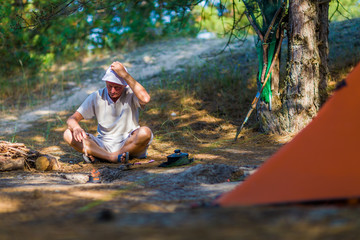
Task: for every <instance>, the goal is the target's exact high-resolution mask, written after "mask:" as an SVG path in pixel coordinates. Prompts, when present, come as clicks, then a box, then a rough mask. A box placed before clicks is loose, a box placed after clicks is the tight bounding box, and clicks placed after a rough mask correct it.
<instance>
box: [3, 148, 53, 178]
mask: <svg viewBox="0 0 360 240" xmlns="http://www.w3.org/2000/svg"><path fill="white" fill-rule="evenodd" d="M32 168H35V169H37V170H40V171H49V170H58V169H59V168H60V166H59V163H58V162H57V160H56V158H55V157H53V156H51V155H47V154H42V153H40V152H38V151H35V150H32V149H29V148H27V147H26V146H25V144H23V143H11V142H7V141H0V171H10V170H24V169H28V170H30V169H32Z"/></svg>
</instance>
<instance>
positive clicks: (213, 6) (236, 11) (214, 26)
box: [192, 0, 249, 37]
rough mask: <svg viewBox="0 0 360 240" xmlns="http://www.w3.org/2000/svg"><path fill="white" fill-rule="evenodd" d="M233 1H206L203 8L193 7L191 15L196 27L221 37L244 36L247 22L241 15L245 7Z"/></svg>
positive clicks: (199, 6) (200, 6)
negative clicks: (230, 35)
mask: <svg viewBox="0 0 360 240" xmlns="http://www.w3.org/2000/svg"><path fill="white" fill-rule="evenodd" d="M234 1H235V0H231V1H207V2H206V4H205V5H204V6H202V5H197V6H195V7H194V8H193V10H192V15H193V16H194V18H195V20H196V26H197V27H198V28H199V29H200V30H206V31H208V32H213V33H216V34H218V35H221V36H224V35H225V36H228V35H229V34H230V33H232V34H233V35H235V36H237V37H239V36H244V35H246V34H247V31H248V30H249V29H248V27H247V26H249V21H248V20H247V18H246V17H244V14H243V12H244V10H245V6H244V4H243V3H242V2H237V1H236V2H234Z"/></svg>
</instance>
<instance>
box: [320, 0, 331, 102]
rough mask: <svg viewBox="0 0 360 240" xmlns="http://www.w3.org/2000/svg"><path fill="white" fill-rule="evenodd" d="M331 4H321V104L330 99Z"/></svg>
mask: <svg viewBox="0 0 360 240" xmlns="http://www.w3.org/2000/svg"><path fill="white" fill-rule="evenodd" d="M328 19H329V2H324V3H322V4H319V27H318V29H319V32H318V38H319V39H318V40H319V54H320V60H321V62H320V83H319V93H320V104H323V103H324V102H325V101H326V99H327V98H328V93H327V87H328V81H329V78H330V73H329V66H328V55H329V39H328V36H329V20H328Z"/></svg>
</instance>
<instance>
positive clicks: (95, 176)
mask: <svg viewBox="0 0 360 240" xmlns="http://www.w3.org/2000/svg"><path fill="white" fill-rule="evenodd" d="M91 177H92V179H93V181H100V172H99V171H98V170H96V169H95V168H94V169H93V170H92V171H91Z"/></svg>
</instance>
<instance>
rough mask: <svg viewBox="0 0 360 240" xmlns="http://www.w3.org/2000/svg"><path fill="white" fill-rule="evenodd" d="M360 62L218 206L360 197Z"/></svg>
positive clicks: (225, 195) (218, 202) (217, 202)
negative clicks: (291, 135) (313, 114)
mask: <svg viewBox="0 0 360 240" xmlns="http://www.w3.org/2000/svg"><path fill="white" fill-rule="evenodd" d="M359 94H360V64H359V65H357V67H356V68H355V69H354V70H353V71H352V72H351V73H350V74H349V75H348V77H347V78H346V85H345V86H343V87H342V88H340V89H339V90H337V91H336V92H335V93H334V94H333V95H332V96H331V97H330V98H329V100H328V101H327V102H326V103H325V104H324V105H323V107H322V108H321V109H320V110H319V112H318V114H317V116H316V117H315V118H314V119H313V120H312V121H311V122H310V123H309V124H308V126H306V127H305V128H304V129H303V130H302V131H300V132H299V133H298V134H297V135H296V136H295V137H294V138H293V140H292V141H290V142H289V143H287V144H285V145H284V146H283V147H282V148H280V149H279V151H278V152H276V153H275V154H274V155H273V156H272V157H270V159H268V160H267V161H266V162H265V163H264V164H263V166H262V167H260V168H259V169H258V170H257V171H256V172H255V173H254V174H253V175H251V176H250V177H249V178H248V179H247V180H245V181H244V182H243V183H241V184H240V185H238V186H237V187H235V189H234V190H232V191H230V192H228V193H225V194H224V195H222V196H221V197H220V198H219V199H218V200H216V202H215V203H216V204H219V205H220V206H247V205H264V204H285V203H296V202H308V201H323V200H325V201H329V200H340V199H352V198H359V197H360V141H359V139H360V100H359V98H358V96H359Z"/></svg>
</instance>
